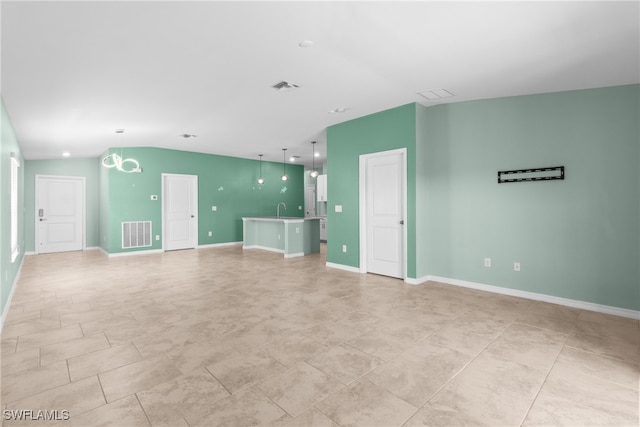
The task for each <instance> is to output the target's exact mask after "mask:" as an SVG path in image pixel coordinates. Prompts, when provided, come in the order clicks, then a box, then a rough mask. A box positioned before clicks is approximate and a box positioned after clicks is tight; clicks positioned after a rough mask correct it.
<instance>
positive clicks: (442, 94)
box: [418, 89, 453, 101]
mask: <svg viewBox="0 0 640 427" xmlns="http://www.w3.org/2000/svg"><path fill="white" fill-rule="evenodd" d="M418 95H420V96H422V97H423V98H426V99H428V100H429V101H437V100H439V99H442V98H450V97H452V96H453V94H452V93H451V92H449V91H448V90H446V89H433V90H425V91H424V92H418Z"/></svg>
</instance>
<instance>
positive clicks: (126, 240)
mask: <svg viewBox="0 0 640 427" xmlns="http://www.w3.org/2000/svg"><path fill="white" fill-rule="evenodd" d="M147 246H151V221H130V222H123V223H122V249H130V248H144V247H147Z"/></svg>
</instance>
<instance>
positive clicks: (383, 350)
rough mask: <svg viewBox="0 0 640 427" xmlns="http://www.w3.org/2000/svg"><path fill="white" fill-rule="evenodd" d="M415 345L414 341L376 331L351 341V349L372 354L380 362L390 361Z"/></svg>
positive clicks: (349, 342)
mask: <svg viewBox="0 0 640 427" xmlns="http://www.w3.org/2000/svg"><path fill="white" fill-rule="evenodd" d="M413 343H414V340H412V339H410V338H406V337H403V336H401V335H398V334H392V333H390V332H384V331H383V330H376V331H372V332H367V333H365V334H362V335H360V336H359V337H356V338H354V339H352V340H350V341H348V342H347V344H348V345H349V346H350V347H353V348H357V349H358V350H360V351H362V352H364V353H367V354H370V355H371V356H374V357H376V358H378V359H380V360H389V359H391V358H393V357H394V356H397V355H398V354H400V353H402V352H403V351H404V350H406V349H407V348H409V347H410V346H411V345H412V344H413Z"/></svg>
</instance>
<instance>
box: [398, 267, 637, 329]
mask: <svg viewBox="0 0 640 427" xmlns="http://www.w3.org/2000/svg"><path fill="white" fill-rule="evenodd" d="M411 280H415V281H418V280H420V281H421V282H419V283H424V282H427V281H431V282H439V283H445V284H447V285H454V286H461V287H464V288H471V289H477V290H480V291H486V292H493V293H496V294H503V295H510V296H514V297H519V298H526V299H530V300H535V301H543V302H548V303H551V304H558V305H564V306H567V307H573V308H579V309H581V310H588V311H596V312H598V313H605V314H612V315H614V316H621V317H628V318H631V319H640V311H637V310H629V309H626V308H619V307H612V306H610V305H602V304H595V303H592V302H586V301H579V300H573V299H568V298H562V297H556V296H553V295H546V294H538V293H535V292H528V291H521V290H518V289H510V288H503V287H500V286H493V285H485V284H483V283H476V282H468V281H466V280H458V279H451V278H448V277H440V276H426V277H423V278H420V279H411ZM419 283H418V284H419Z"/></svg>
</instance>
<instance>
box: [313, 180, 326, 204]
mask: <svg viewBox="0 0 640 427" xmlns="http://www.w3.org/2000/svg"><path fill="white" fill-rule="evenodd" d="M316 183H317V185H316V194H317V196H318V201H319V202H326V201H327V175H318V178H317V181H316Z"/></svg>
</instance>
